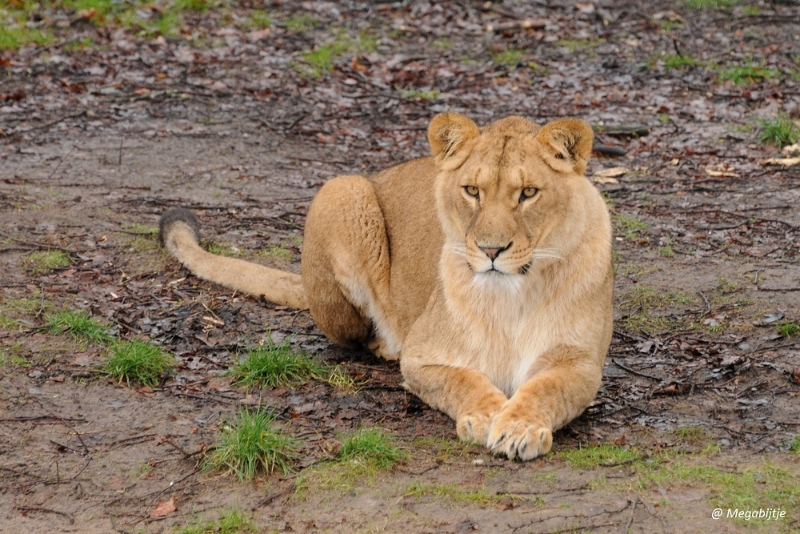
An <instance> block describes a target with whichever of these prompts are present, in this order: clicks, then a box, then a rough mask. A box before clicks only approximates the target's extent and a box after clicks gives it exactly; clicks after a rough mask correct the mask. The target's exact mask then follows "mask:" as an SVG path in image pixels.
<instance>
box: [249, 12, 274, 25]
mask: <svg viewBox="0 0 800 534" xmlns="http://www.w3.org/2000/svg"><path fill="white" fill-rule="evenodd" d="M247 25H248V26H249V27H250V28H261V29H263V28H269V27H270V26H272V17H271V16H270V15H269V13H267V12H266V11H264V10H263V9H254V10H253V11H252V12H251V13H250V18H249V19H248V21H247Z"/></svg>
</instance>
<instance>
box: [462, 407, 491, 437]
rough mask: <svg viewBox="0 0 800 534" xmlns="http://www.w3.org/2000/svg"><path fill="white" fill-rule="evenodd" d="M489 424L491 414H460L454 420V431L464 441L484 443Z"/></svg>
mask: <svg viewBox="0 0 800 534" xmlns="http://www.w3.org/2000/svg"><path fill="white" fill-rule="evenodd" d="M491 424H492V416H491V415H486V414H482V413H472V414H467V415H462V416H461V417H459V418H458V421H457V422H456V432H457V433H458V437H459V438H461V439H462V440H464V441H475V442H478V443H481V444H484V443H486V437H487V436H488V435H489V426H490V425H491Z"/></svg>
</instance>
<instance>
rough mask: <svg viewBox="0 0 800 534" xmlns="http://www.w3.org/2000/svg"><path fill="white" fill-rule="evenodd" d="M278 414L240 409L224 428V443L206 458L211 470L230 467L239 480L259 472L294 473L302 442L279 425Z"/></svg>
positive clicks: (250, 477) (207, 466)
mask: <svg viewBox="0 0 800 534" xmlns="http://www.w3.org/2000/svg"><path fill="white" fill-rule="evenodd" d="M275 419H276V417H275V414H274V413H273V412H272V411H267V410H266V409H264V408H258V409H256V410H246V409H243V410H240V411H239V412H238V414H237V415H236V417H235V418H234V420H233V421H231V422H229V423H228V424H226V425H225V426H223V428H222V432H221V438H222V443H221V444H220V445H218V446H216V447H214V448H213V449H212V450H211V451H210V452H209V453H208V454H207V455H206V457H205V458H204V459H203V466H204V468H205V469H207V470H220V469H222V470H226V471H228V472H230V473H234V474H235V475H236V476H237V477H238V478H239V480H250V479H252V478H253V477H255V475H256V473H259V472H264V473H273V472H275V471H280V472H282V473H284V474H285V473H290V472H291V471H292V467H291V464H292V462H294V460H296V459H297V458H298V453H297V446H298V441H297V440H296V439H295V438H293V437H291V436H289V435H287V434H284V433H283V432H282V430H281V429H280V428H279V427H277V426H276V425H275Z"/></svg>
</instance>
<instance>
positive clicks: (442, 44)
mask: <svg viewBox="0 0 800 534" xmlns="http://www.w3.org/2000/svg"><path fill="white" fill-rule="evenodd" d="M431 46H432V47H433V48H434V49H436V50H439V51H440V52H446V51H447V50H450V49H451V48H453V42H452V41H451V40H450V39H448V38H447V37H437V38H436V39H434V40H433V42H431Z"/></svg>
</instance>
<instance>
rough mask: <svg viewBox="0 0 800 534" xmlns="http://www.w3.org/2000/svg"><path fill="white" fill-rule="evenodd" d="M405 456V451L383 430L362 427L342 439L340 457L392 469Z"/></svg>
mask: <svg viewBox="0 0 800 534" xmlns="http://www.w3.org/2000/svg"><path fill="white" fill-rule="evenodd" d="M405 456H406V455H405V452H404V451H403V450H402V449H400V448H399V447H397V446H396V445H395V444H394V443H393V440H392V438H391V436H389V435H388V434H387V433H385V432H384V431H383V430H381V429H380V428H364V427H362V428H359V429H358V430H357V431H356V432H354V433H353V434H350V435H349V436H347V437H346V438H344V439H343V440H342V450H341V451H339V456H338V459H339V461H342V462H351V463H361V464H367V465H369V466H374V467H375V468H377V469H390V468H392V467H394V465H395V464H397V463H398V462H400V461H401V460H402V459H404V458H405Z"/></svg>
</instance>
